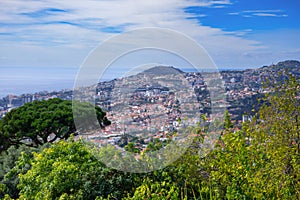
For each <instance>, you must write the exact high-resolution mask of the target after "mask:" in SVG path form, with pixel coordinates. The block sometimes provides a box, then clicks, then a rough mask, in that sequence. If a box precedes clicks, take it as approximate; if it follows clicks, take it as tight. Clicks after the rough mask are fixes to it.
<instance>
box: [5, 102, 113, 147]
mask: <svg viewBox="0 0 300 200" xmlns="http://www.w3.org/2000/svg"><path fill="white" fill-rule="evenodd" d="M75 103H76V110H75V111H77V113H79V114H80V115H82V116H81V118H84V114H85V113H87V112H89V110H87V109H89V108H90V106H88V105H86V104H87V103H79V102H75ZM95 108H96V115H97V119H98V123H99V124H100V125H101V127H105V126H106V125H109V124H110V122H109V121H108V120H107V118H106V116H105V115H106V113H105V112H103V111H102V110H101V109H100V108H99V107H95ZM93 112H95V111H94V110H93ZM75 114H76V113H75ZM79 114H78V115H79ZM78 118H80V116H79V117H78ZM82 121H84V120H82ZM71 134H76V128H75V124H74V118H73V110H72V101H66V100H61V99H58V98H55V99H50V100H48V101H45V100H43V101H34V102H31V103H26V104H24V105H23V106H21V107H19V108H17V109H13V110H12V111H11V112H9V113H7V115H6V116H5V117H4V118H3V119H1V120H0V139H1V140H0V151H2V150H5V149H7V148H8V147H10V146H12V145H14V146H20V145H22V144H25V145H27V146H31V147H38V146H40V145H43V144H45V143H53V142H55V141H57V140H61V139H68V138H69V137H70V135H71Z"/></svg>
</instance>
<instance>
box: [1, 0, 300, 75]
mask: <svg viewBox="0 0 300 200" xmlns="http://www.w3.org/2000/svg"><path fill="white" fill-rule="evenodd" d="M299 10H300V1H298V0H140V1H137V0H84V1H73V0H27V1H24V0H2V1H1V2H0V44H1V45H0V53H1V54H0V70H1V68H2V69H3V68H5V67H18V68H19V67H23V68H24V69H27V68H28V70H29V69H31V70H32V69H34V68H47V69H51V68H53V69H55V71H53V74H55V72H57V73H59V67H64V68H72V69H74V70H77V69H78V68H79V67H80V65H81V64H82V62H83V61H84V59H85V58H86V56H87V55H88V54H89V52H91V51H92V50H93V49H94V48H95V47H97V45H99V44H101V43H102V42H103V41H105V40H106V39H108V38H110V37H112V36H114V35H116V34H122V33H123V32H126V31H130V30H134V29H136V28H143V27H160V28H169V29H172V30H175V31H179V32H182V33H184V34H186V35H187V36H189V37H191V38H193V39H194V40H195V41H197V42H198V43H199V44H200V45H202V46H203V47H204V48H205V49H206V50H207V52H208V53H209V55H210V56H211V58H212V59H213V60H214V62H215V63H216V64H217V66H218V67H219V68H231V69H236V68H254V67H260V66H262V65H268V64H271V63H276V62H278V61H281V60H286V59H294V60H300V40H299V35H300V23H299V19H300V12H299ZM6 71H9V70H6ZM16 73H18V71H16ZM0 74H2V75H0V78H1V79H4V77H5V76H7V74H5V73H1V72H0ZM72 76H74V73H73V75H72ZM28 78H34V77H28Z"/></svg>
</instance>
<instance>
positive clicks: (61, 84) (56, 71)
mask: <svg viewBox="0 0 300 200" xmlns="http://www.w3.org/2000/svg"><path fill="white" fill-rule="evenodd" d="M77 70H78V69H76V68H66V67H65V68H64V67H52V68H44V67H0V97H4V96H6V95H7V94H15V95H20V94H25V93H35V92H39V91H55V90H56V91H58V90H61V89H71V88H73V85H74V80H75V77H76V74H77Z"/></svg>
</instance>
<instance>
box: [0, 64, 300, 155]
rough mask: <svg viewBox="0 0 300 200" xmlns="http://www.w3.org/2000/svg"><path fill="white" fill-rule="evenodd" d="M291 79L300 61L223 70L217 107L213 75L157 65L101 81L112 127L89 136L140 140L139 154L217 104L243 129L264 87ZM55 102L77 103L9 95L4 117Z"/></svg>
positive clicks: (116, 141)
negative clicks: (29, 106)
mask: <svg viewBox="0 0 300 200" xmlns="http://www.w3.org/2000/svg"><path fill="white" fill-rule="evenodd" d="M288 74H293V75H294V76H296V77H297V78H298V79H299V78H300V62H298V61H285V62H280V63H278V64H276V65H271V66H264V67H261V68H257V69H247V70H230V71H229V70H228V71H221V72H220V73H219V75H220V76H218V77H217V78H219V79H221V80H222V83H223V86H222V88H223V92H224V94H225V96H224V97H225V98H224V99H222V98H220V99H218V100H217V101H215V102H213V101H214V100H213V98H212V95H213V92H212V91H211V90H214V89H218V84H212V85H213V87H210V88H208V81H214V78H213V77H214V76H215V74H213V73H209V72H202V73H200V72H182V71H181V70H179V69H176V68H173V67H164V66H158V67H154V68H153V69H150V70H146V71H145V72H142V73H140V74H137V75H132V76H130V77H125V78H119V79H114V80H111V81H106V82H100V83H98V85H97V87H96V91H95V94H94V96H95V104H96V105H97V106H99V107H101V108H102V109H104V110H105V111H106V112H107V117H108V119H109V120H110V121H111V122H112V124H111V125H110V126H108V127H107V128H105V129H104V130H102V131H101V133H99V132H96V133H92V134H90V135H89V136H88V137H89V138H90V139H92V140H93V141H97V142H98V143H99V144H103V143H105V142H106V143H109V144H113V145H115V146H117V147H124V146H125V145H127V144H128V143H129V142H132V141H135V144H136V147H137V149H138V150H145V149H146V148H147V145H148V144H149V143H150V142H151V141H153V140H154V139H156V140H158V141H160V142H166V141H168V140H170V139H171V140H176V139H179V138H180V135H179V134H178V132H180V130H183V129H185V128H186V127H188V126H190V125H196V124H197V123H198V122H199V120H200V116H201V115H205V116H206V119H207V122H210V121H211V118H213V116H212V114H214V113H212V109H211V108H212V105H213V104H215V105H217V106H215V107H216V108H220V109H221V110H220V111H222V109H228V111H229V113H230V115H231V119H232V122H233V123H234V124H236V125H240V124H241V122H243V121H246V120H249V119H251V117H252V114H253V113H254V112H256V111H257V109H258V108H259V106H260V104H261V102H259V98H260V97H262V95H263V94H265V93H269V92H270V88H269V87H268V85H267V84H265V85H264V83H265V82H266V81H267V80H270V81H271V82H273V83H276V82H278V81H281V80H284V79H286V78H287V76H288ZM51 98H61V99H64V100H72V99H73V91H72V90H62V91H58V92H39V93H35V94H23V95H20V96H17V95H8V96H6V97H4V98H3V99H0V117H4V116H5V114H6V113H7V112H9V111H10V110H12V109H14V108H17V107H19V106H22V105H23V104H24V103H27V102H32V101H36V100H47V99H51ZM82 100H84V97H83V98H82ZM253 105H254V106H253ZM223 111H224V110H223ZM223 111H222V112H223Z"/></svg>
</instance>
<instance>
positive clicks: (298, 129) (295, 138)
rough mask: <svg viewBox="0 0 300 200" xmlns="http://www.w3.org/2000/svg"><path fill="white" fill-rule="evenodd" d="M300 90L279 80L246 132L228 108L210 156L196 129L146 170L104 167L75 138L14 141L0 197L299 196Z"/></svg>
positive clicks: (6, 154)
mask: <svg viewBox="0 0 300 200" xmlns="http://www.w3.org/2000/svg"><path fill="white" fill-rule="evenodd" d="M299 90H300V85H299V83H297V81H296V80H295V79H294V78H290V80H289V81H288V82H287V83H284V84H279V85H276V86H274V93H272V95H269V96H266V97H265V98H266V99H264V100H263V101H264V102H268V103H266V104H264V105H263V106H262V107H261V108H260V110H259V112H258V113H257V114H256V116H255V117H254V118H253V119H252V121H249V122H246V123H244V124H243V127H242V129H241V130H238V131H236V130H235V129H234V128H233V127H232V123H231V122H230V120H229V115H228V113H226V117H225V125H224V126H225V129H224V131H223V133H222V136H221V137H220V139H219V141H218V143H217V146H216V148H215V149H214V150H212V151H211V152H210V153H209V154H208V155H207V156H205V157H201V156H199V148H200V147H199V142H201V141H202V140H203V137H202V134H201V133H199V135H198V137H197V138H196V139H195V141H194V143H193V144H192V145H191V146H190V148H189V149H188V150H187V151H186V152H185V154H184V155H183V156H182V157H180V158H179V159H178V160H177V161H176V162H174V163H172V164H171V165H169V166H168V167H165V168H164V169H161V170H156V171H153V172H150V173H147V174H131V173H125V172H120V171H116V170H113V169H110V168H107V167H106V166H105V165H103V164H102V163H101V162H100V161H99V160H98V159H96V158H95V156H94V154H93V153H95V152H94V151H92V149H91V147H89V146H88V145H86V144H85V143H84V142H83V141H81V140H78V141H74V139H72V137H71V138H70V139H69V140H68V141H65V140H61V141H59V142H57V143H54V144H51V145H49V146H40V147H39V148H38V149H32V148H30V147H24V146H20V147H18V148H16V147H15V146H11V147H10V148H9V149H8V150H7V151H3V152H2V154H1V162H0V179H1V180H0V181H1V185H0V197H1V198H5V199H10V197H13V198H18V199H126V200H129V199H136V200H140V199H300V143H299V142H300V121H299V120H300V104H299V98H297V97H299ZM128 148H129V147H128ZM107 150H108V149H105V148H103V149H100V152H98V153H99V154H103V153H107ZM14 161H16V162H14Z"/></svg>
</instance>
